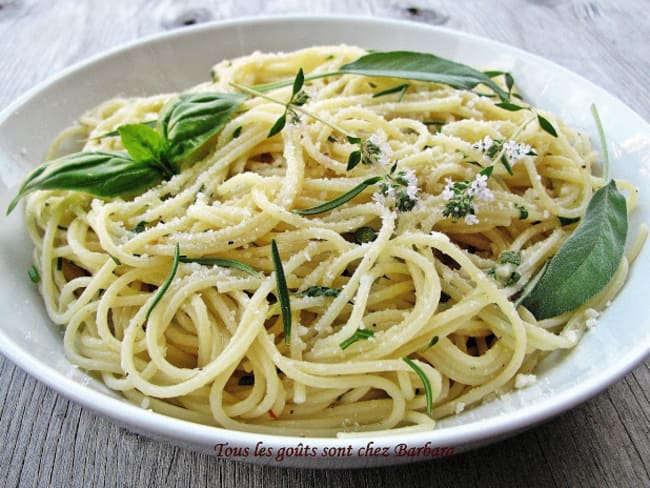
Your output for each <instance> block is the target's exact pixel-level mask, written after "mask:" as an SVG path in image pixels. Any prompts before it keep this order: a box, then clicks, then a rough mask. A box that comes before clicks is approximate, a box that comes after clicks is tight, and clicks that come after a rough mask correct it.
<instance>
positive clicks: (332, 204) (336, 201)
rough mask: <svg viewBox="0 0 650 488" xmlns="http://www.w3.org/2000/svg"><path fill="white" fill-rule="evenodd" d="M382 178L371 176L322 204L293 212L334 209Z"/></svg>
mask: <svg viewBox="0 0 650 488" xmlns="http://www.w3.org/2000/svg"><path fill="white" fill-rule="evenodd" d="M382 179H383V177H382V176H373V177H371V178H368V179H367V180H364V181H362V182H361V183H359V184H358V185H357V186H355V187H354V188H352V189H351V190H350V191H348V192H345V193H344V194H342V195H339V196H338V197H336V198H334V199H332V200H329V201H327V202H325V203H322V204H320V205H316V206H315V207H310V208H301V209H294V210H293V212H294V213H297V214H298V215H317V214H321V213H325V212H329V211H330V210H333V209H335V208H337V207H340V206H341V205H343V204H345V203H347V202H349V201H350V200H352V199H353V198H354V197H356V196H357V195H359V194H360V193H361V192H363V191H364V190H365V189H366V188H368V187H369V186H372V185H374V184H375V183H377V182H379V181H381V180H382Z"/></svg>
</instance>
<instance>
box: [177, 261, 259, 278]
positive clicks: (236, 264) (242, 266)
mask: <svg viewBox="0 0 650 488" xmlns="http://www.w3.org/2000/svg"><path fill="white" fill-rule="evenodd" d="M178 260H179V261H180V262H181V263H198V264H201V265H203V266H220V267H222V268H234V269H238V270H240V271H243V272H244V273H247V274H249V275H251V276H254V277H255V278H259V276H260V274H259V273H258V272H257V271H256V270H255V268H253V267H252V266H250V265H249V264H246V263H243V262H241V261H237V260H236V259H228V258H188V257H187V256H180V257H179V258H178Z"/></svg>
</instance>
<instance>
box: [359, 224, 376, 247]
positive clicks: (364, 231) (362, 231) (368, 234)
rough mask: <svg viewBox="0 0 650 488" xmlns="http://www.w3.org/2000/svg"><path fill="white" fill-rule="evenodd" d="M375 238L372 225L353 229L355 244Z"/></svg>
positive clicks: (371, 240)
mask: <svg viewBox="0 0 650 488" xmlns="http://www.w3.org/2000/svg"><path fill="white" fill-rule="evenodd" d="M375 239H377V231H376V230H375V229H373V228H372V227H368V226H363V227H359V228H358V229H357V230H355V231H354V242H356V243H357V244H365V243H366V242H373V241H374V240H375Z"/></svg>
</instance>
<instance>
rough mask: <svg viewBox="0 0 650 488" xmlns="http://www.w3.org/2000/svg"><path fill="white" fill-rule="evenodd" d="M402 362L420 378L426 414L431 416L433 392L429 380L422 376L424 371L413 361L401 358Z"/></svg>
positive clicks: (424, 375)
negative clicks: (424, 397) (425, 402)
mask: <svg viewBox="0 0 650 488" xmlns="http://www.w3.org/2000/svg"><path fill="white" fill-rule="evenodd" d="M402 360H403V361H404V362H405V363H406V364H408V365H409V366H410V367H411V369H412V370H413V371H415V374H417V375H418V376H419V377H420V380H422V384H423V385H424V394H425V396H426V399H427V413H428V414H429V415H431V414H432V413H433V390H432V389H431V383H430V382H429V378H427V375H426V374H424V371H422V368H420V366H418V365H417V364H416V363H415V361H413V360H412V359H410V358H408V357H406V356H405V357H403V358H402Z"/></svg>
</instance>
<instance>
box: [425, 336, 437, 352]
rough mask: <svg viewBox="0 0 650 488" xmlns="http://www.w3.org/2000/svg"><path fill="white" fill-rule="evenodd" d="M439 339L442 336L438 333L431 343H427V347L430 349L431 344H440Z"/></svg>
mask: <svg viewBox="0 0 650 488" xmlns="http://www.w3.org/2000/svg"><path fill="white" fill-rule="evenodd" d="M439 340H440V338H439V337H438V336H437V335H434V336H433V337H432V338H431V340H430V341H429V344H427V349H429V348H430V347H431V346H435V345H436V344H438V341H439Z"/></svg>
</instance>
